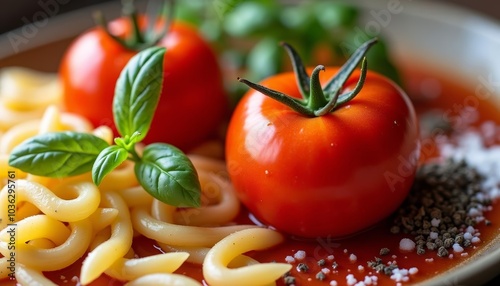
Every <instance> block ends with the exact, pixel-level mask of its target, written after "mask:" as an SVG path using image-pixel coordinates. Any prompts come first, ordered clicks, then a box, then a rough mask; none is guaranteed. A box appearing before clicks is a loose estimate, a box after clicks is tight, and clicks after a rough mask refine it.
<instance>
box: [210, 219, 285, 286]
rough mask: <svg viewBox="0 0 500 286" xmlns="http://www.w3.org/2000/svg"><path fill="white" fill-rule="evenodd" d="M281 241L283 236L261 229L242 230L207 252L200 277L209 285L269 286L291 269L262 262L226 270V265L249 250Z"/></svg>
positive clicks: (280, 264) (268, 246) (282, 264)
mask: <svg viewBox="0 0 500 286" xmlns="http://www.w3.org/2000/svg"><path fill="white" fill-rule="evenodd" d="M282 241H283V236H282V235H281V234H280V233H278V232H276V231H273V230H270V229H265V228H254V229H245V230H242V231H238V232H235V233H233V234H231V235H229V236H227V237H225V238H224V239H222V240H221V241H220V242H218V243H217V244H216V245H214V247H212V249H210V251H208V253H207V255H206V257H205V260H204V261H203V276H204V277H205V279H206V280H207V282H208V284H209V285H212V286H217V285H241V286H244V285H248V286H257V285H269V284H270V283H274V281H276V280H277V279H279V278H280V277H281V276H282V275H283V274H285V273H286V272H288V271H290V269H291V268H292V266H291V265H290V264H285V263H262V264H254V265H249V266H244V267H241V268H236V269H230V268H228V265H229V263H230V262H231V261H232V260H233V259H234V258H236V257H237V256H239V255H241V254H242V253H245V252H248V251H251V250H262V249H266V248H270V247H272V246H274V245H276V244H279V243H281V242H282Z"/></svg>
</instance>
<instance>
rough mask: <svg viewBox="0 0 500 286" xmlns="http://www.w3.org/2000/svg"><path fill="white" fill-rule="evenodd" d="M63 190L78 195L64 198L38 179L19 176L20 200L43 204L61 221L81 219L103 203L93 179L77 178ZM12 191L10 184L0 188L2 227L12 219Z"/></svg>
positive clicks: (18, 200) (42, 205)
mask: <svg viewBox="0 0 500 286" xmlns="http://www.w3.org/2000/svg"><path fill="white" fill-rule="evenodd" d="M58 191H59V192H61V191H64V192H66V193H68V194H73V195H76V197H75V198H74V199H69V200H65V199H61V198H60V197H58V196H57V195H56V194H54V192H52V191H51V190H49V189H48V188H46V187H45V186H42V185H40V184H38V183H34V182H30V181H27V180H16V203H17V204H19V203H20V202H23V201H26V202H30V203H32V204H33V205H35V206H36V207H37V208H39V209H40V210H41V211H42V212H43V213H44V214H46V215H48V216H50V217H52V218H54V219H57V220H60V221H67V222H72V221H78V220H82V219H84V218H87V217H88V216H90V215H91V214H92V213H93V212H94V211H95V210H96V209H97V207H98V206H99V202H100V193H99V190H98V189H97V187H96V186H95V185H94V184H92V183H89V182H75V183H72V184H67V185H64V186H61V188H60V190H58ZM8 199H9V194H8V192H7V186H4V188H3V189H2V190H1V191H0V215H1V217H0V218H2V220H1V221H0V229H2V228H4V227H5V225H6V224H7V221H8V219H7V218H8V204H7V201H8Z"/></svg>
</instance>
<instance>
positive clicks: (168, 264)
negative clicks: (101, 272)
mask: <svg viewBox="0 0 500 286" xmlns="http://www.w3.org/2000/svg"><path fill="white" fill-rule="evenodd" d="M188 256H189V254H188V253H186V252H173V253H163V254H157V255H152V256H147V257H143V258H132V259H126V258H120V259H118V261H116V262H115V263H113V265H111V267H109V268H108V269H107V270H106V275H108V276H110V277H112V278H114V279H117V280H121V281H130V280H134V279H137V278H139V277H141V276H144V275H148V274H154V273H172V272H174V271H175V270H177V269H178V268H179V267H180V266H181V265H182V263H184V261H186V259H187V258H188Z"/></svg>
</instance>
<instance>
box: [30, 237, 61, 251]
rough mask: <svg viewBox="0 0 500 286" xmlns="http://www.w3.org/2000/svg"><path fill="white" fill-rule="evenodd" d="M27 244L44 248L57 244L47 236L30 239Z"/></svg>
mask: <svg viewBox="0 0 500 286" xmlns="http://www.w3.org/2000/svg"><path fill="white" fill-rule="evenodd" d="M28 244H29V245H31V246H34V247H36V248H44V249H49V248H54V247H56V246H57V245H56V244H55V243H54V242H53V241H52V240H50V239H47V238H38V239H33V240H30V241H29V242H28Z"/></svg>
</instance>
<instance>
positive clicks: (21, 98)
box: [0, 67, 62, 111]
mask: <svg viewBox="0 0 500 286" xmlns="http://www.w3.org/2000/svg"><path fill="white" fill-rule="evenodd" d="M61 97H62V87H61V84H60V82H59V78H58V76H57V74H56V73H43V72H38V71H35V70H32V69H27V68H22V67H10V68H4V69H3V70H2V71H1V73H0V99H1V102H2V103H3V104H4V105H5V106H6V107H7V108H9V109H12V110H20V111H24V110H34V109H40V108H45V107H47V106H49V105H51V104H59V103H60V102H61Z"/></svg>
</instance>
